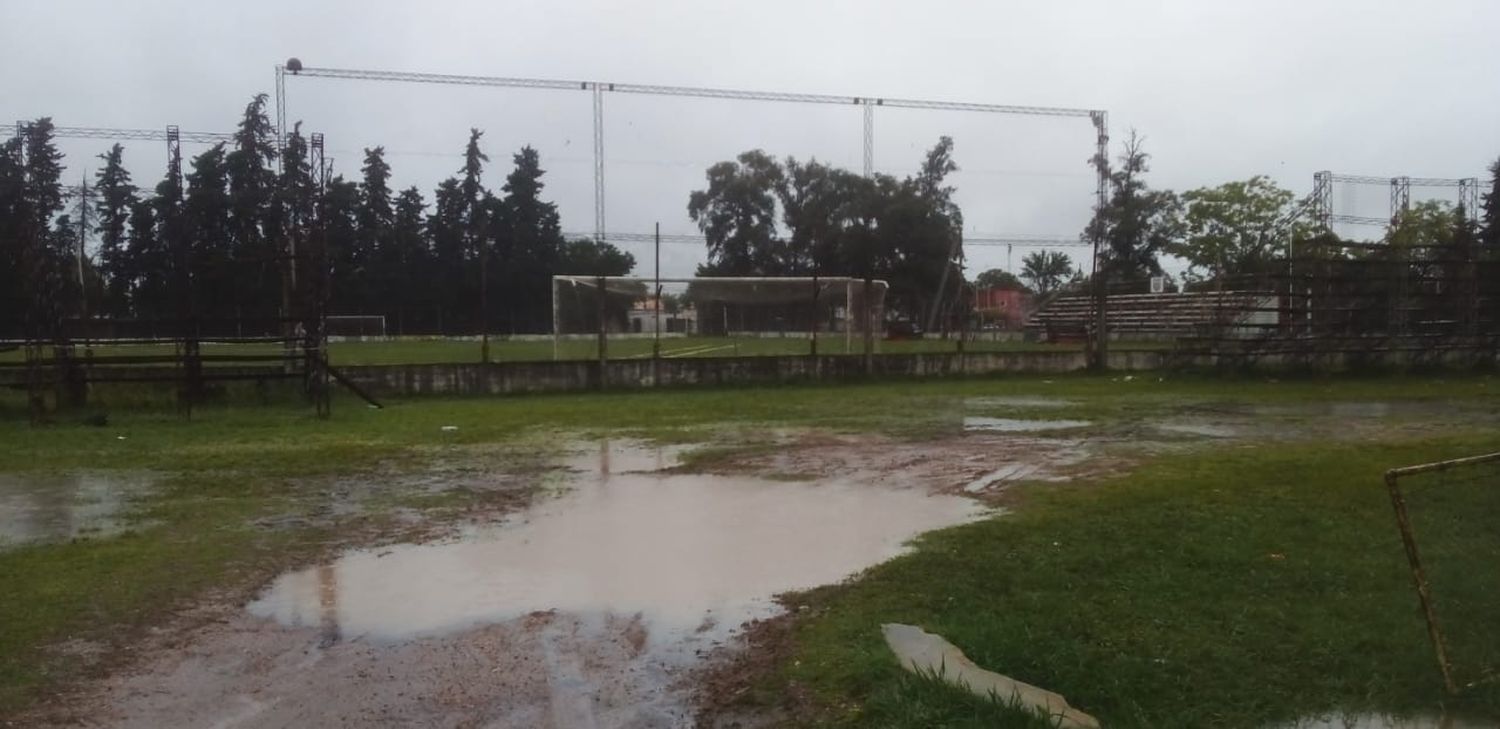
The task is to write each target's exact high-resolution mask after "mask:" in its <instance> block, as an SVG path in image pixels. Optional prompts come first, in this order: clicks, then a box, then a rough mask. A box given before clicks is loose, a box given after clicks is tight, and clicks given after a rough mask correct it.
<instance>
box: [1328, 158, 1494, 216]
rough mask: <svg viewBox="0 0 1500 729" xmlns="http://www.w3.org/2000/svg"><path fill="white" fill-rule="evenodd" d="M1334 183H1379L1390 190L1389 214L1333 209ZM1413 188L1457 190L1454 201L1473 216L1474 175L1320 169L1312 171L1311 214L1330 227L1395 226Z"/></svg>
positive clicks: (1475, 201) (1476, 198)
mask: <svg viewBox="0 0 1500 729" xmlns="http://www.w3.org/2000/svg"><path fill="white" fill-rule="evenodd" d="M1335 183H1344V184H1356V185H1381V186H1384V187H1386V188H1387V189H1388V190H1389V191H1390V195H1389V199H1390V204H1389V215H1388V217H1385V218H1376V217H1372V216H1367V215H1365V216H1362V215H1348V214H1344V215H1340V214H1335V213H1334V212H1333V186H1334V184H1335ZM1413 187H1419V188H1420V187H1452V188H1457V190H1458V203H1459V204H1460V205H1462V206H1463V207H1464V213H1465V215H1466V216H1475V215H1476V214H1477V213H1476V208H1477V207H1478V201H1479V196H1478V194H1479V193H1478V191H1479V178H1477V177H1464V178H1456V177H1406V176H1404V175H1403V176H1400V177H1375V176H1371V175H1340V174H1335V173H1333V172H1329V171H1327V170H1324V171H1322V172H1316V173H1314V174H1313V191H1312V197H1313V198H1314V199H1315V201H1316V208H1315V211H1316V212H1315V215H1316V217H1317V221H1318V225H1319V226H1320V227H1321V228H1322V229H1324V230H1332V226H1333V224H1334V223H1350V224H1354V225H1383V226H1390V227H1395V226H1396V225H1399V224H1400V222H1401V219H1402V218H1403V217H1405V216H1406V213H1407V212H1408V211H1409V210H1410V209H1411V189H1412V188H1413Z"/></svg>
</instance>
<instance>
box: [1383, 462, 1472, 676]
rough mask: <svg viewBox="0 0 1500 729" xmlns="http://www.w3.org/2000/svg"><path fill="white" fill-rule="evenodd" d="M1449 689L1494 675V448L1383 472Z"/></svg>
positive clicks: (1418, 595)
mask: <svg viewBox="0 0 1500 729" xmlns="http://www.w3.org/2000/svg"><path fill="white" fill-rule="evenodd" d="M1386 486H1387V488H1388V489H1389V491H1390V496H1391V503H1392V505H1393V506H1394V507H1395V511H1396V520H1397V524H1398V526H1399V527H1400V531H1401V538H1402V542H1403V544H1404V545H1405V547H1406V552H1407V558H1408V560H1409V562H1410V565H1411V571H1412V579H1413V582H1414V584H1415V585H1416V590H1417V601H1418V602H1419V604H1420V606H1421V608H1422V612H1423V617H1424V619H1425V620H1426V621H1427V624H1428V625H1427V627H1428V633H1429V638H1430V639H1431V641H1432V643H1433V647H1434V650H1435V652H1436V654H1437V659H1438V663H1439V664H1440V668H1441V670H1442V673H1443V678H1444V681H1445V683H1447V685H1448V689H1449V691H1462V690H1463V689H1465V688H1468V687H1471V686H1474V685H1476V684H1479V683H1485V682H1489V681H1494V680H1496V679H1497V677H1500V640H1497V639H1496V637H1497V628H1496V625H1497V622H1496V617H1495V616H1496V615H1500V527H1497V525H1500V453H1491V454H1489V455H1485V456H1477V457H1474V458H1461V459H1457V460H1452V461H1440V462H1436V463H1426V464H1421V465H1416V466H1409V467H1406V468H1397V469H1393V470H1391V471H1388V472H1387V473H1386Z"/></svg>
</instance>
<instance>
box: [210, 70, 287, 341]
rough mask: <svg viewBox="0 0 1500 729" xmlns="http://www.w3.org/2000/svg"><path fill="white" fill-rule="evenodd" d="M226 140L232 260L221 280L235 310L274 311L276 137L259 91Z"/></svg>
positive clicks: (276, 277)
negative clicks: (230, 292) (228, 286)
mask: <svg viewBox="0 0 1500 729" xmlns="http://www.w3.org/2000/svg"><path fill="white" fill-rule="evenodd" d="M232 144H233V146H232V148H231V149H230V150H229V152H228V153H227V154H226V155H224V168H225V176H226V179H227V181H228V187H229V221H228V222H229V227H228V233H229V240H228V241H227V249H228V257H229V260H232V261H233V262H234V263H233V271H232V272H230V274H229V275H228V276H226V277H225V280H226V281H227V282H229V283H230V284H231V285H232V287H233V292H234V296H235V301H234V306H235V308H236V309H237V310H239V311H242V312H243V313H244V314H245V315H254V316H267V315H271V314H272V313H274V312H275V310H276V294H277V292H278V291H279V289H280V276H279V275H278V271H279V266H278V260H277V259H278V247H279V246H278V239H279V238H280V233H281V222H280V219H279V218H280V215H279V211H278V209H277V206H276V205H275V204H274V199H275V195H276V172H275V169H274V166H275V164H276V158H277V156H278V155H277V151H276V138H275V131H274V129H273V128H272V127H271V120H270V118H269V117H268V116H267V115H266V95H265V94H257V95H256V96H255V97H254V98H253V99H251V100H250V103H249V104H247V105H246V106H245V111H244V113H243V114H242V115H241V117H240V122H239V126H238V127H237V128H236V130H235V133H234V141H233V143H232Z"/></svg>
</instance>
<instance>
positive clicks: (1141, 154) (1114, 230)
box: [1084, 130, 1178, 287]
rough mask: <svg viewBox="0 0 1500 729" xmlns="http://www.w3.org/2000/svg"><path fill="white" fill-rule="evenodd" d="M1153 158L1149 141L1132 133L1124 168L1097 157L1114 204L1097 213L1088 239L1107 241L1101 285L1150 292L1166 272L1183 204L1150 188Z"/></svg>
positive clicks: (1095, 162)
mask: <svg viewBox="0 0 1500 729" xmlns="http://www.w3.org/2000/svg"><path fill="white" fill-rule="evenodd" d="M1149 159H1150V155H1148V154H1146V151H1145V140H1144V139H1142V138H1141V137H1140V135H1138V134H1137V133H1136V132H1135V131H1133V130H1132V131H1131V133H1130V137H1129V139H1127V140H1126V142H1125V150H1124V153H1123V154H1121V155H1120V158H1119V166H1118V167H1111V166H1110V165H1109V161H1108V160H1107V159H1098V158H1095V159H1094V160H1093V161H1092V164H1093V165H1094V166H1095V168H1096V169H1097V168H1100V167H1101V166H1102V167H1103V171H1104V173H1105V174H1106V175H1107V176H1108V180H1109V199H1108V200H1107V202H1106V203H1105V205H1104V207H1103V208H1101V209H1100V210H1097V211H1095V215H1094V218H1093V220H1092V221H1091V222H1090V223H1089V226H1088V229H1087V231H1086V232H1085V236H1084V237H1085V238H1086V239H1088V240H1093V239H1094V238H1095V237H1099V238H1101V239H1102V240H1103V241H1104V246H1103V247H1102V249H1101V251H1100V256H1099V265H1100V273H1101V274H1103V275H1102V276H1100V283H1101V284H1104V285H1106V286H1111V285H1115V286H1117V285H1120V284H1126V285H1128V286H1131V287H1144V283H1145V281H1146V279H1147V278H1148V277H1149V276H1152V275H1157V274H1160V273H1161V263H1160V261H1159V260H1158V258H1159V256H1160V254H1161V253H1163V252H1165V251H1166V250H1167V249H1168V247H1169V246H1170V245H1171V244H1172V242H1173V241H1174V240H1175V239H1176V237H1177V233H1178V231H1177V229H1176V227H1175V222H1176V220H1177V218H1178V216H1177V215H1176V207H1177V199H1176V196H1175V195H1173V194H1172V192H1171V191H1169V190H1153V189H1151V188H1150V186H1148V185H1147V184H1146V179H1145V177H1146V173H1147V172H1150V170H1151V168H1150V165H1149V164H1148V161H1149Z"/></svg>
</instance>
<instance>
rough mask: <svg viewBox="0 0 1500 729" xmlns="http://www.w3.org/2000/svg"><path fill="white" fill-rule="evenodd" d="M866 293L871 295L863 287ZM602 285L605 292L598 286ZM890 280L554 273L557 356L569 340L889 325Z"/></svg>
mask: <svg viewBox="0 0 1500 729" xmlns="http://www.w3.org/2000/svg"><path fill="white" fill-rule="evenodd" d="M867 285H868V289H869V294H868V299H869V300H868V301H866V287H867ZM601 286H602V292H601ZM889 288H890V286H889V284H888V283H887V282H885V281H883V280H879V279H871V280H869V281H868V282H866V280H865V279H861V278H854V277H849V276H697V277H688V278H661V279H656V278H649V277H640V276H587V275H577V274H572V275H556V276H553V277H552V339H553V358H554V359H557V358H559V351H560V350H561V342H562V341H563V340H565V339H583V338H590V337H598V336H600V335H601V333H602V334H603V335H604V336H606V337H620V338H627V339H628V338H631V337H653V338H657V339H660V338H662V337H663V336H666V337H685V336H705V337H715V336H719V337H726V338H745V339H750V338H764V337H806V338H809V339H817V338H818V337H819V336H820V333H827V334H842V335H843V339H844V347H845V351H846V352H852V351H853V346H854V344H853V342H854V336H855V334H856V333H858V332H865V331H870V332H877V333H878V332H882V331H883V330H884V327H883V323H884V318H885V317H884V304H885V296H886V292H887V291H888V290H889Z"/></svg>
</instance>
